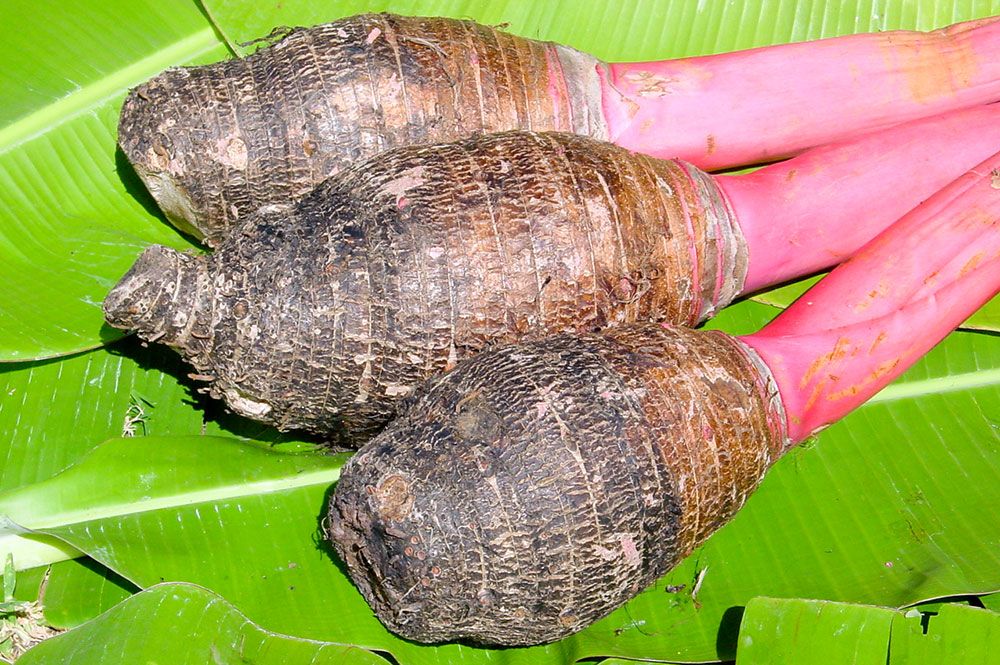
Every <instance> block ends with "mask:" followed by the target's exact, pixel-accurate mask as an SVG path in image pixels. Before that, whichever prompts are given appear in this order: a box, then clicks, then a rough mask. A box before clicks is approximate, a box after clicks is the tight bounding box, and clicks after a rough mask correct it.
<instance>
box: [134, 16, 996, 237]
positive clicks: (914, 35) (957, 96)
mask: <svg viewBox="0 0 1000 665" xmlns="http://www.w3.org/2000/svg"><path fill="white" fill-rule="evenodd" d="M998 99H1000V23H998V22H996V21H995V19H984V20H979V21H972V22H968V23H959V24H956V25H953V26H951V27H949V28H944V29H942V30H938V31H934V32H928V33H922V32H902V31H901V32H885V33H881V34H865V35H853V36H846V37H838V38H833V39H825V40H820V41H816V42H809V43H801V44H789V45H782V46H773V47H767V48H761V49H755V50H750V51H742V52H737V53H729V54H724V55H714V56H707V57H696V58H685V59H680V60H668V61H663V62H637V63H620V64H611V65H609V64H605V63H602V62H599V61H598V60H596V59H595V58H593V57H592V56H589V55H586V54H584V53H580V52H579V51H575V50H573V49H571V48H567V47H565V46H559V45H556V44H552V43H548V42H538V41H532V40H530V39H524V38H521V37H517V36H514V35H510V34H506V33H504V32H502V31H499V30H496V29H494V28H490V27H487V26H482V25H478V24H476V23H473V22H471V21H459V20H453V19H445V18H408V17H402V16H392V15H388V14H379V15H372V14H368V15H362V16H355V17H351V18H346V19H343V20H340V21H336V22H334V23H329V24H326V25H320V26H316V27H313V28H306V29H295V30H292V31H291V32H289V33H288V34H287V36H286V37H284V38H283V39H281V40H280V41H278V42H277V43H276V44H274V45H273V46H271V47H269V48H264V49H261V50H260V51H258V52H256V53H254V54H253V55H251V56H249V57H247V58H244V59H238V60H231V61H227V62H220V63H216V64H213V65H208V66H201V67H189V68H177V69H170V70H167V71H165V72H163V73H162V74H160V75H159V76H157V77H155V78H154V79H152V80H151V81H149V82H147V83H145V84H143V85H141V86H139V87H138V88H136V89H135V90H133V91H132V92H131V94H130V95H129V96H128V98H127V99H126V101H125V105H124V107H123V109H122V114H121V119H120V124H119V143H120V144H121V147H122V150H123V151H124V153H125V155H126V156H127V157H128V159H129V160H130V161H131V162H132V164H133V165H134V166H135V169H136V171H137V172H138V174H139V176H140V177H141V178H142V179H143V181H144V182H145V183H146V185H147V187H148V188H149V190H150V192H152V194H153V196H154V197H155V198H156V200H157V201H158V202H159V204H160V206H161V207H162V208H163V210H164V212H165V213H166V214H167V216H168V217H169V218H170V219H171V220H172V221H173V223H175V224H176V225H177V226H178V227H179V228H181V229H183V230H185V231H187V232H190V233H192V234H195V235H196V236H199V237H201V236H204V238H205V240H206V242H207V243H208V244H209V245H213V246H214V245H215V244H217V243H218V242H219V241H220V240H221V239H222V237H224V236H225V235H226V233H227V232H228V229H229V228H230V227H231V226H232V225H233V224H234V223H235V222H236V221H237V220H242V219H245V218H246V217H247V216H248V215H249V214H250V213H252V212H253V211H255V210H256V209H257V208H259V207H261V206H264V205H271V204H285V203H288V202H290V201H294V200H298V199H299V198H300V197H301V196H302V195H304V194H305V193H306V192H308V191H309V190H311V189H312V188H313V186H315V185H316V184H318V183H319V182H321V181H323V180H325V179H326V178H327V177H328V176H330V175H331V174H333V173H335V172H337V171H339V170H341V169H343V168H344V167H345V166H347V165H348V164H349V163H351V162H352V161H355V160H358V159H363V158H367V157H370V156H372V155H374V154H376V153H378V152H382V151H384V150H386V149H389V148H393V147H397V146H401V145H407V144H413V143H434V142H443V141H451V140H455V139H459V138H464V137H466V136H468V135H470V134H473V133H475V132H494V131H502V130H513V129H526V130H533V131H565V132H576V133H579V134H584V135H587V136H591V137H594V138H598V139H606V140H610V141H613V142H615V143H617V144H618V145H621V146H624V147H626V148H629V149H632V150H637V151H640V152H645V153H647V154H650V155H653V156H655V157H661V158H674V157H679V158H681V159H685V160H688V161H690V162H692V163H694V164H696V165H697V166H699V167H702V168H706V169H716V168H720V167H725V166H732V165H735V164H747V163H755V162H761V161H765V160H771V159H774V158H775V157H779V156H787V155H791V154H795V153H797V152H800V151H802V150H803V149H805V148H808V147H810V146H816V145H821V144H826V143H830V142H833V141H836V140H839V139H843V138H846V137H849V136H852V135H854V134H857V133H859V132H860V131H863V130H866V129H874V128H878V127H882V126H886V125H889V124H894V123H897V122H902V121H905V120H911V119H915V118H919V117H926V116H930V115H934V114H937V113H941V112H944V111H947V110H949V109H955V108H960V107H964V106H971V105H974V104H982V103H986V102H991V101H995V100H998Z"/></svg>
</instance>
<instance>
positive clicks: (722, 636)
mask: <svg viewBox="0 0 1000 665" xmlns="http://www.w3.org/2000/svg"><path fill="white" fill-rule="evenodd" d="M746 609H747V608H746V607H744V606H742V605H734V606H732V607H730V608H728V609H727V610H726V611H725V612H723V613H722V618H721V619H720V620H719V632H718V633H716V635H715V653H716V655H717V656H718V657H719V660H722V661H732V660H734V659H735V658H736V640H737V638H738V637H739V633H740V623H741V622H742V621H743V613H744V612H746Z"/></svg>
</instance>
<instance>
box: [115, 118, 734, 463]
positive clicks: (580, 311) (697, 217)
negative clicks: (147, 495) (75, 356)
mask: <svg viewBox="0 0 1000 665" xmlns="http://www.w3.org/2000/svg"><path fill="white" fill-rule="evenodd" d="M745 258H746V248H745V244H744V242H743V238H742V235H741V234H740V231H739V228H738V226H737V225H736V223H735V221H734V220H733V219H732V216H731V213H730V211H729V209H728V207H727V205H726V202H725V200H724V198H723V196H722V194H721V192H720V191H719V190H718V188H717V187H716V186H715V184H714V181H712V180H711V179H710V178H709V177H708V176H707V175H705V174H703V173H702V172H700V171H698V170H697V169H695V168H694V167H692V166H690V165H687V164H684V163H681V162H673V161H662V160H656V159H653V158H650V157H645V156H642V155H637V154H635V153H631V152H629V151H627V150H625V149H623V148H619V147H617V146H614V145H611V144H608V143H604V142H602V141H597V140H594V139H589V138H585V137H580V136H575V135H572V134H555V133H553V134H535V133H528V132H508V133H504V134H496V135H483V136H478V137H473V138H470V139H466V140H464V141H459V142H455V143H449V144H441V145H436V146H427V147H404V148H398V149H396V150H393V151H390V152H388V153H385V154H383V155H381V156H379V157H378V158H375V159H373V160H370V161H368V162H366V163H362V164H359V165H357V166H355V167H352V168H351V169H348V170H346V171H343V172H342V173H340V174H338V175H337V176H334V177H333V178H330V179H329V180H327V181H326V182H324V183H323V184H322V185H320V186H319V187H318V188H316V189H315V190H314V191H313V192H312V193H310V194H309V195H308V196H306V197H305V198H304V199H303V200H302V201H301V202H299V203H298V204H297V205H295V206H287V207H278V206H272V207H268V208H265V209H262V210H261V211H259V213H257V214H255V215H254V216H252V217H250V218H249V219H248V220H245V222H244V223H243V224H242V225H241V226H240V227H238V228H237V230H236V232H235V233H233V234H232V235H231V236H230V237H229V238H228V239H227V240H226V241H225V242H223V243H222V244H221V245H220V246H219V247H218V249H217V250H216V251H215V252H213V253H211V254H209V255H205V256H201V257H197V258H195V257H192V256H187V255H183V254H180V253H178V252H175V251H173V250H170V249H167V248H165V247H153V248H151V249H149V250H147V252H146V253H145V254H143V255H142V256H141V257H140V258H139V260H138V261H137V262H136V264H135V265H134V266H133V267H132V268H131V270H130V271H129V272H128V274H126V276H125V277H124V278H123V279H122V280H121V282H120V283H119V285H118V286H116V287H115V288H114V289H113V290H112V292H111V293H110V294H109V295H108V297H107V298H106V299H105V302H104V311H105V315H106V318H107V320H108V322H109V323H111V324H112V325H114V326H116V327H119V328H125V329H135V330H138V332H139V335H140V336H141V337H143V338H144V339H147V340H156V341H160V342H162V343H165V344H169V345H170V346H173V347H174V348H177V349H178V350H179V351H180V352H181V353H182V355H184V357H185V358H186V359H187V360H188V361H189V362H190V363H191V364H193V365H194V366H195V367H196V369H197V376H198V377H199V378H202V379H204V380H207V381H209V382H210V390H211V392H212V394H213V395H214V396H216V397H221V398H222V399H224V400H226V402H227V403H228V405H229V407H230V408H231V409H232V410H234V411H236V412H238V413H240V414H242V415H245V416H249V417H251V418H255V419H257V420H261V421H263V422H267V423H271V424H273V425H276V426H277V427H279V428H280V429H285V430H287V429H306V430H310V431H313V432H318V433H321V434H323V433H327V432H329V431H331V430H333V429H339V428H340V426H341V425H342V426H343V427H344V428H345V429H346V431H347V433H348V437H347V439H346V440H344V441H343V443H345V444H347V445H355V446H356V445H360V443H362V442H363V441H364V440H365V439H367V438H368V437H370V436H371V435H372V434H373V433H375V432H376V431H378V429H380V428H381V427H382V426H383V425H384V424H385V423H386V422H387V421H388V419H389V418H390V417H391V416H392V414H393V412H394V409H395V405H396V404H397V403H398V402H399V400H400V399H402V398H404V397H406V396H407V395H409V394H410V392H411V391H412V390H413V388H414V387H415V386H416V385H417V384H419V382H421V381H422V380H423V379H425V378H427V377H428V376H431V375H433V374H437V373H440V372H443V371H444V370H446V369H448V368H450V367H451V366H453V365H454V364H455V363H456V362H457V361H458V360H459V359H460V358H464V357H467V356H469V355H471V354H473V353H475V352H478V351H480V350H482V349H484V348H486V347H487V346H489V345H491V344H497V343H504V342H512V341H516V340H520V339H529V338H531V337H533V336H534V337H538V336H541V335H543V334H547V333H552V332H559V331H574V332H585V331H590V330H596V329H600V328H604V327H607V326H615V325H620V324H623V323H628V322H632V321H648V320H665V321H670V322H678V323H686V324H693V323H696V322H698V321H700V320H702V319H703V318H705V317H706V316H708V315H709V314H711V313H712V312H714V311H715V309H716V308H718V307H721V306H723V305H725V304H726V303H728V302H729V301H730V300H732V299H733V298H734V297H735V296H736V294H738V293H739V291H740V288H741V286H742V284H743V279H744V277H745V275H746V261H745Z"/></svg>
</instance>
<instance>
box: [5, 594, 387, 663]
mask: <svg viewBox="0 0 1000 665" xmlns="http://www.w3.org/2000/svg"><path fill="white" fill-rule="evenodd" d="M165 655H169V661H165V660H164V656H165ZM18 662H19V663H21V664H22V665H32V663H34V664H36V665H40V664H42V663H61V664H62V665H120V664H121V663H156V662H170V663H171V664H172V665H204V664H205V663H256V664H257V665H287V664H289V663H310V664H311V665H380V664H381V665H385V663H386V662H387V661H386V660H385V659H384V658H380V657H379V656H377V655H375V654H373V653H371V652H368V651H365V650H363V649H358V648H357V647H352V646H350V645H342V644H330V643H322V642H315V641H311V640H302V639H295V638H292V637H287V636H285V635H276V634H274V633H272V632H269V631H266V630H263V629H262V628H260V627H259V626H256V625H254V624H253V623H252V622H250V621H248V620H247V618H246V617H245V616H243V615H242V614H241V613H240V612H239V610H237V609H236V608H234V607H233V606H232V605H230V604H229V603H227V602H226V601H225V600H224V599H223V598H220V597H219V596H217V595H215V594H213V593H210V592H209V591H207V590H205V589H201V588H199V587H196V586H193V585H190V584H160V585H157V586H154V587H153V588H151V589H149V590H148V591H143V592H142V593H140V594H137V595H136V596H133V597H132V598H130V599H129V600H128V601H126V602H124V603H122V604H120V605H119V606H117V607H115V608H114V609H112V610H111V611H109V612H107V613H105V614H103V615H101V616H100V617H99V618H97V619H95V620H93V621H91V622H89V623H87V624H86V625H84V626H81V627H80V628H79V629H78V630H77V631H75V632H74V633H73V634H70V635H67V634H63V635H60V636H57V637H54V638H52V639H49V640H47V641H46V642H43V643H42V644H40V645H39V646H37V647H35V648H34V649H31V650H30V651H29V652H28V653H27V654H26V655H25V656H23V657H22V658H21V659H20V660H18Z"/></svg>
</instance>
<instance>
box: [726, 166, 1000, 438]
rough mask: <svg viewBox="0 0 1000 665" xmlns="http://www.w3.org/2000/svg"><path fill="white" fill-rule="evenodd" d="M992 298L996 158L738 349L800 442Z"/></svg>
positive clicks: (999, 231) (999, 180)
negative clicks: (752, 354)
mask: <svg viewBox="0 0 1000 665" xmlns="http://www.w3.org/2000/svg"><path fill="white" fill-rule="evenodd" d="M998 292H1000V153H997V154H995V155H993V156H992V157H990V158H989V159H987V160H986V161H985V162H983V163H982V164H980V165H979V166H978V167H976V168H974V169H973V170H971V171H970V172H968V173H966V174H965V175H963V176H962V177H960V178H959V179H958V180H955V181H954V182H952V183H951V184H949V185H948V186H947V187H945V188H944V189H942V190H941V191H939V192H938V193H936V194H935V195H934V196H933V197H931V198H930V199H928V200H927V201H926V202H925V203H924V204H922V205H921V206H919V207H918V208H916V209H914V210H912V211H911V212H910V213H909V214H907V215H906V216H904V217H903V218H902V219H901V220H899V221H898V222H897V223H895V224H893V225H892V226H891V227H889V229H887V230H886V231H885V232H884V233H882V234H881V235H879V236H878V237H877V238H875V239H874V240H873V241H871V242H870V243H868V244H867V245H865V247H863V248H862V249H861V251H860V252H859V253H858V254H857V255H856V256H854V257H853V258H851V259H850V260H848V261H847V262H845V263H843V264H841V265H840V266H839V267H837V268H836V269H834V271H833V272H831V273H830V274H829V275H828V276H827V277H825V278H824V279H822V280H821V281H820V282H819V283H818V284H817V285H816V286H815V287H813V288H812V289H811V290H810V291H809V292H807V293H806V294H805V295H803V296H802V297H801V298H799V300H797V301H796V302H795V303H794V304H793V305H792V306H791V307H789V308H788V309H787V310H786V311H785V312H783V313H782V314H781V315H779V316H778V317H777V318H776V319H775V320H774V321H772V322H771V323H770V324H769V325H767V326H765V327H764V328H763V329H762V330H760V331H759V332H757V333H754V334H753V335H748V336H746V337H743V338H742V340H743V341H744V342H746V343H747V344H749V345H750V346H751V347H753V348H754V349H756V350H757V352H758V353H759V354H760V356H761V357H762V358H763V360H764V362H765V363H766V364H767V365H768V367H770V368H771V370H772V372H773V373H774V377H775V380H776V381H777V384H778V390H779V392H780V393H781V397H782V401H783V403H784V406H785V410H786V413H787V416H788V425H789V436H790V437H791V438H792V439H793V440H794V441H800V440H802V439H804V438H806V437H807V436H809V435H810V434H811V433H813V432H815V431H816V430H818V429H820V428H822V427H824V426H826V425H828V424H830V423H832V422H834V421H836V420H838V419H840V418H842V417H843V416H844V415H846V414H847V413H848V412H850V411H851V410H852V409H854V408H856V407H857V406H859V405H860V404H862V403H863V402H864V401H865V400H867V399H868V398H869V397H871V396H872V395H874V394H875V393H876V392H878V391H879V390H881V389H882V388H883V387H884V386H885V385H887V384H888V383H889V382H890V381H892V380H893V379H894V378H896V377H897V376H899V375H900V374H901V373H902V372H903V371H904V370H906V369H907V368H908V367H909V366H910V365H911V364H913V362H915V361H916V360H917V359H918V358H919V357H920V356H921V355H923V354H924V353H926V352H927V351H928V350H930V349H931V347H933V346H934V345H935V344H937V343H938V342H939V341H941V339H943V338H944V337H945V335H947V334H948V333H949V332H950V331H951V330H953V329H954V328H955V327H956V326H958V325H959V324H961V323H962V321H964V320H965V319H966V318H967V317H968V316H969V315H971V314H972V313H973V312H974V311H975V310H976V309H978V308H979V307H980V306H982V305H983V304H984V303H985V302H987V301H988V300H989V299H990V298H992V297H993V296H995V295H996V294H997V293H998Z"/></svg>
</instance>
